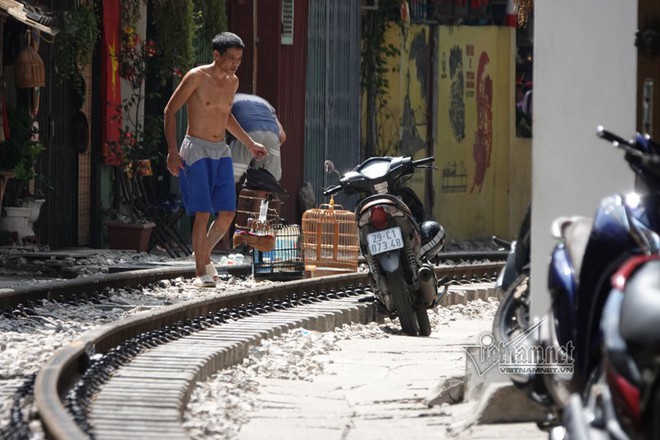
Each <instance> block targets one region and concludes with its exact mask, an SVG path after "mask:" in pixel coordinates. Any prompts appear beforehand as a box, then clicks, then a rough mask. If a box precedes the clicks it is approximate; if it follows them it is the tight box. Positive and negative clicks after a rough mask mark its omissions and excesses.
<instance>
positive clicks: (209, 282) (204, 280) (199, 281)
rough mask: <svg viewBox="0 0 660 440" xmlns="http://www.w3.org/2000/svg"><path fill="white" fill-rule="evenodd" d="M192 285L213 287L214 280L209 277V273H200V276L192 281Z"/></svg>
mask: <svg viewBox="0 0 660 440" xmlns="http://www.w3.org/2000/svg"><path fill="white" fill-rule="evenodd" d="M193 286H195V287H215V281H213V278H211V276H210V275H202V276H201V277H197V278H195V280H194V281H193Z"/></svg>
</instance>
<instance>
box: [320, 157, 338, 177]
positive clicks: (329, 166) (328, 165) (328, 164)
mask: <svg viewBox="0 0 660 440" xmlns="http://www.w3.org/2000/svg"><path fill="white" fill-rule="evenodd" d="M323 169H324V170H325V173H326V174H333V173H334V172H335V171H336V169H335V164H334V162H332V161H331V160H330V159H328V160H326V161H325V162H323Z"/></svg>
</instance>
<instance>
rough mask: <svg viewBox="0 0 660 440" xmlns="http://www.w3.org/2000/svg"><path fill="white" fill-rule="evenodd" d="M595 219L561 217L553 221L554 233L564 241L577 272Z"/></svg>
mask: <svg viewBox="0 0 660 440" xmlns="http://www.w3.org/2000/svg"><path fill="white" fill-rule="evenodd" d="M593 224H594V221H593V219H592V218H591V217H580V216H574V217H560V218H558V219H556V220H555V221H554V222H552V235H553V237H555V238H557V239H561V240H563V241H564V243H565V246H566V250H567V252H568V255H569V257H570V258H571V261H572V262H573V268H574V269H575V273H576V274H579V273H580V269H581V267H582V258H583V257H584V251H585V249H586V248H587V242H588V241H589V234H591V228H592V226H593Z"/></svg>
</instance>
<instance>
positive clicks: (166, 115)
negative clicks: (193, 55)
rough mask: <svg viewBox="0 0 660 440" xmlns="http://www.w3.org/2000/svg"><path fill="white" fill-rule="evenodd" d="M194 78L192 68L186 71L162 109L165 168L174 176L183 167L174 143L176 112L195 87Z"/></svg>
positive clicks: (186, 100)
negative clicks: (165, 145) (165, 148)
mask: <svg viewBox="0 0 660 440" xmlns="http://www.w3.org/2000/svg"><path fill="white" fill-rule="evenodd" d="M196 79H197V75H195V70H194V69H193V70H190V71H189V72H188V73H186V75H185V76H184V77H183V80H182V81H181V83H180V84H179V86H178V87H177V88H176V90H175V91H174V93H172V96H171V97H170V100H169V101H168V102H167V105H166V106H165V109H164V110H163V125H164V130H165V141H166V142H167V169H168V170H169V172H170V173H171V174H172V175H174V176H178V175H179V170H180V169H182V168H183V160H181V156H180V155H179V149H178V148H177V144H176V114H177V112H178V111H179V110H180V109H181V107H183V106H184V105H185V103H186V102H188V99H190V96H191V95H192V94H193V93H194V91H195V89H196V88H197V81H196Z"/></svg>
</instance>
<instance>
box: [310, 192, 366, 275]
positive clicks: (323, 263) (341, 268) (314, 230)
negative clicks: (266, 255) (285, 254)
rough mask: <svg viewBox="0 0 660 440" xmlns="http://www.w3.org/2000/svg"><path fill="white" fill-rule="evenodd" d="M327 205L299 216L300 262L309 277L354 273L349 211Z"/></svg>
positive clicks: (355, 240) (355, 242) (355, 255)
mask: <svg viewBox="0 0 660 440" xmlns="http://www.w3.org/2000/svg"><path fill="white" fill-rule="evenodd" d="M341 208H342V206H341V205H335V204H334V200H330V204H324V205H321V206H320V207H319V208H318V209H308V210H307V211H305V212H304V213H303V217H302V229H303V259H304V262H305V271H307V272H310V273H311V275H312V276H315V275H325V274H328V273H334V272H355V271H356V270H357V264H358V255H359V252H360V250H359V249H360V248H359V244H358V232H357V224H356V223H355V214H354V213H353V212H352V211H346V210H344V209H341Z"/></svg>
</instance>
